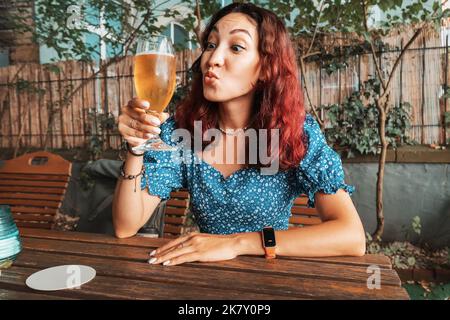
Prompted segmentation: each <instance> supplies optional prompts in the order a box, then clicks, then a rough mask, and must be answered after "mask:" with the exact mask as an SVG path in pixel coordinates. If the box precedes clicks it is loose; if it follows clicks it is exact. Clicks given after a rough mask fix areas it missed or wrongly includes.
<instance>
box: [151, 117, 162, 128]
mask: <svg viewBox="0 0 450 320" xmlns="http://www.w3.org/2000/svg"><path fill="white" fill-rule="evenodd" d="M150 123H151V124H153V125H155V126H159V125H160V124H161V121H160V120H159V119H158V118H154V117H151V118H150Z"/></svg>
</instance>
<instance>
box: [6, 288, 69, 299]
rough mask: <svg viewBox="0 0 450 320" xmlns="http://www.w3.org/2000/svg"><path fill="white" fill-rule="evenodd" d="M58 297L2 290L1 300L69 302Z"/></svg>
mask: <svg viewBox="0 0 450 320" xmlns="http://www.w3.org/2000/svg"><path fill="white" fill-rule="evenodd" d="M67 299H70V298H62V297H58V296H54V295H53V296H52V295H46V294H43V293H40V292H39V293H33V292H22V291H14V290H6V289H0V300H67Z"/></svg>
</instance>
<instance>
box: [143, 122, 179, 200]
mask: <svg viewBox="0 0 450 320" xmlns="http://www.w3.org/2000/svg"><path fill="white" fill-rule="evenodd" d="M160 129H161V133H160V137H161V139H162V140H163V141H164V142H165V143H167V144H169V145H172V146H174V145H176V142H175V141H173V139H172V138H171V137H172V132H173V130H175V120H174V118H173V116H172V117H170V118H169V119H167V120H166V121H165V122H164V123H163V124H162V125H161V126H160ZM181 152H182V149H181V148H180V149H178V150H177V151H154V150H149V151H146V152H145V154H144V168H145V170H144V175H143V177H142V179H141V190H143V189H145V188H147V187H148V191H149V193H150V194H152V195H155V196H158V197H160V198H161V200H166V199H168V198H169V197H170V193H171V192H172V191H173V190H175V189H180V188H185V187H186V181H185V168H184V165H183V163H182V162H181V161H176V159H180V158H177V157H181Z"/></svg>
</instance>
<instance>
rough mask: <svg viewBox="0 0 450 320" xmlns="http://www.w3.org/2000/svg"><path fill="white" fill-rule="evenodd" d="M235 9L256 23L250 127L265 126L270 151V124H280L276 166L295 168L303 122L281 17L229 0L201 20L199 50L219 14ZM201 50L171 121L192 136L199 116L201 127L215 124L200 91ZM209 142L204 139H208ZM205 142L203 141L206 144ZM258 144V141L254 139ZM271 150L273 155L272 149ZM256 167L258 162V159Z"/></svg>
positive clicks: (212, 107) (214, 111)
mask: <svg viewBox="0 0 450 320" xmlns="http://www.w3.org/2000/svg"><path fill="white" fill-rule="evenodd" d="M234 12H239V13H243V14H246V15H247V16H249V17H251V18H252V19H253V20H254V21H256V23H257V28H258V34H259V39H260V41H259V54H260V57H261V76H262V80H261V81H260V82H258V84H257V86H256V89H255V99H254V104H253V108H252V115H253V116H254V117H255V118H254V119H255V120H254V121H253V123H252V125H250V127H251V128H254V129H256V130H257V129H268V133H269V134H268V140H269V141H268V146H269V147H268V153H267V154H268V155H270V154H271V153H270V132H271V131H270V129H280V132H279V133H280V136H279V138H280V141H279V154H278V155H275V156H277V157H278V159H279V167H280V169H281V170H287V169H290V168H295V167H297V166H298V165H299V163H300V161H301V160H302V159H303V157H304V155H305V153H306V140H305V139H304V133H303V124H304V121H305V116H306V112H305V107H304V104H303V94H302V91H301V89H300V81H299V78H298V66H297V61H296V55H295V50H294V48H293V46H292V42H291V40H290V39H289V35H288V32H287V30H286V28H285V26H284V23H283V21H282V20H281V19H279V18H278V17H277V16H276V15H275V14H274V13H273V12H271V11H269V10H266V9H263V8H260V7H258V6H256V5H254V4H251V3H232V4H230V5H228V6H226V7H224V8H222V9H221V10H219V11H218V12H217V13H216V14H215V15H214V16H213V17H212V18H211V20H210V22H209V23H208V25H207V26H206V28H205V30H204V32H203V34H202V39H201V46H202V49H203V50H202V55H203V52H204V50H205V49H206V46H207V39H208V36H209V34H210V32H211V30H212V28H213V27H214V25H215V24H216V23H217V22H218V21H219V20H220V19H221V18H223V17H224V16H226V15H227V14H230V13H234ZM200 61H201V56H200V57H199V58H198V59H197V60H196V61H195V62H194V63H193V65H192V67H191V71H192V75H193V79H192V85H191V88H190V92H189V93H188V94H187V95H186V97H185V98H184V100H182V101H181V102H180V104H179V105H178V106H177V109H176V113H175V122H176V124H177V127H178V128H185V129H187V130H189V131H190V132H191V134H192V136H193V132H194V121H202V128H203V132H202V133H204V132H205V131H206V130H208V129H210V128H217V127H218V108H217V103H215V102H211V101H208V100H206V99H205V97H204V96H203V82H202V72H201V68H200ZM209 143H211V142H208V143H206V145H207V144H209ZM206 145H205V143H204V144H203V147H205V146H206ZM258 145H259V144H258ZM272 156H273V155H272ZM257 166H258V167H261V166H262V165H261V164H260V162H259V161H258V165H257Z"/></svg>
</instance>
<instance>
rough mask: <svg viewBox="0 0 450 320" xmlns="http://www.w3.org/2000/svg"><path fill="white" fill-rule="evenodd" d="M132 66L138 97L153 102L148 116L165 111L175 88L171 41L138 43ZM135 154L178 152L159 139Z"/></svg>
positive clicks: (156, 39) (157, 38)
mask: <svg viewBox="0 0 450 320" xmlns="http://www.w3.org/2000/svg"><path fill="white" fill-rule="evenodd" d="M133 65H134V67H133V69H134V87H135V89H136V93H137V96H138V98H139V99H143V100H147V101H149V102H150V108H149V109H147V110H146V111H145V112H146V113H150V114H152V113H155V112H162V111H164V109H165V108H166V107H167V105H168V104H169V102H170V100H171V99H172V96H173V93H174V91H175V86H176V57H175V50H174V48H173V46H172V43H171V41H170V39H169V38H168V37H166V36H162V35H159V36H149V37H146V38H139V39H137V43H136V52H135V56H134V58H133ZM132 150H133V151H135V152H138V153H142V152H144V151H147V150H155V151H164V150H175V148H174V147H172V146H169V145H167V144H166V143H164V141H162V140H161V138H160V137H159V135H156V136H155V137H153V138H150V139H148V140H147V141H146V142H145V143H143V144H141V145H139V146H136V147H133V148H132Z"/></svg>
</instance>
